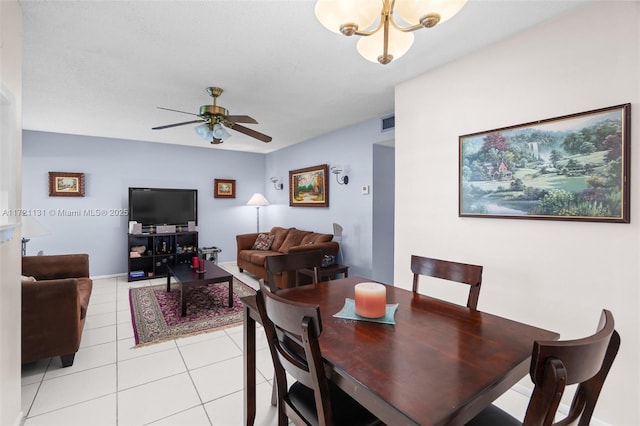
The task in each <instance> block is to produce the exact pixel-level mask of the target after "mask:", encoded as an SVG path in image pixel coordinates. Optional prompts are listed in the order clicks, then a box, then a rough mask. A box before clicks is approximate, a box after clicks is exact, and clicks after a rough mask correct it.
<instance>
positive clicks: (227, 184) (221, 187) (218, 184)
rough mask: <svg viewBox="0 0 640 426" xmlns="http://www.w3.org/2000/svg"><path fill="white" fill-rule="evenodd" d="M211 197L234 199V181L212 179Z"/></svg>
mask: <svg viewBox="0 0 640 426" xmlns="http://www.w3.org/2000/svg"><path fill="white" fill-rule="evenodd" d="M213 197H214V198H236V181H235V179H214V181H213Z"/></svg>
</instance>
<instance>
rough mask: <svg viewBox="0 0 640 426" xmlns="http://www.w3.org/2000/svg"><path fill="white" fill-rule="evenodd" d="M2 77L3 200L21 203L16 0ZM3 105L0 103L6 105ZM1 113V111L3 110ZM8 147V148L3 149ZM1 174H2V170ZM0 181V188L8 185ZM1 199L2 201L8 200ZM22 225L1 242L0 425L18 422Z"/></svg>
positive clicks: (0, 20)
mask: <svg viewBox="0 0 640 426" xmlns="http://www.w3.org/2000/svg"><path fill="white" fill-rule="evenodd" d="M0 32H1V34H0V78H1V81H2V86H3V89H2V90H3V92H4V91H5V90H6V91H7V93H8V94H10V95H11V97H12V98H13V101H14V105H13V108H14V109H15V115H14V118H15V129H17V130H16V132H15V133H14V134H13V136H11V137H9V138H7V139H5V136H6V135H7V132H6V129H5V131H3V132H2V135H3V138H2V140H1V141H0V143H2V145H3V149H2V152H3V155H4V154H6V153H10V155H11V157H12V158H2V160H1V161H2V165H3V166H2V167H6V166H7V164H11V165H12V167H13V168H14V171H15V176H14V177H13V179H12V180H11V182H10V184H9V185H10V187H8V189H9V191H8V192H9V194H8V197H6V198H7V200H11V201H12V202H13V203H15V204H13V205H8V206H7V205H2V206H0V208H2V209H3V210H4V209H6V208H10V209H11V208H19V207H20V185H21V178H20V176H21V161H20V155H21V154H20V150H21V140H22V136H21V129H22V75H21V73H22V10H21V9H20V5H19V4H18V2H17V1H4V0H3V1H0ZM5 107H6V105H2V106H0V108H5ZM4 112H5V111H3V114H4ZM7 146H9V147H11V149H6V148H7ZM3 178H6V176H5V175H4V174H3ZM5 183H6V182H4V181H3V183H2V185H1V187H2V189H3V190H5V189H7V187H5ZM7 200H5V199H4V197H3V202H5V201H7ZM20 298H21V287H20V229H19V228H18V229H16V230H15V233H14V236H13V239H11V240H9V241H7V242H4V243H0V324H1V328H2V333H0V424H2V425H10V424H14V425H17V424H19V423H20V421H21V420H22V411H21V405H20V389H21V388H20V385H21V379H20V364H21V361H20V321H19V318H20Z"/></svg>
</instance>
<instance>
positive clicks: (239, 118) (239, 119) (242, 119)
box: [224, 115, 258, 124]
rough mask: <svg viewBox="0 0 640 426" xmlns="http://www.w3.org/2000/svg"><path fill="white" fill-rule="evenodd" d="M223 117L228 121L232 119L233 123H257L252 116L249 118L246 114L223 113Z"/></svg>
mask: <svg viewBox="0 0 640 426" xmlns="http://www.w3.org/2000/svg"><path fill="white" fill-rule="evenodd" d="M224 118H225V119H227V120H229V121H233V122H234V123H251V124H258V122H257V121H256V120H255V119H254V118H251V117H249V116H248V115H225V116H224Z"/></svg>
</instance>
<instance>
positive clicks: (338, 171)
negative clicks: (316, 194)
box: [331, 166, 349, 185]
mask: <svg viewBox="0 0 640 426" xmlns="http://www.w3.org/2000/svg"><path fill="white" fill-rule="evenodd" d="M343 172H344V170H342V166H331V173H333V174H334V175H336V181H338V183H339V184H340V185H348V184H349V176H347V175H344V176H342V177H340V176H341V175H342V173H343Z"/></svg>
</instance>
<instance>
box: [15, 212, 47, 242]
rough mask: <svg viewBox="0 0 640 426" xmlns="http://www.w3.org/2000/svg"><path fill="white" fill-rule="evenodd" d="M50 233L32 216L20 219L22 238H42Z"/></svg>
mask: <svg viewBox="0 0 640 426" xmlns="http://www.w3.org/2000/svg"><path fill="white" fill-rule="evenodd" d="M50 234H51V231H49V229H47V228H45V227H44V225H42V224H41V223H40V222H38V221H37V220H36V219H35V218H34V217H33V216H23V217H22V238H32V237H42V236H45V235H50Z"/></svg>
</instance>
